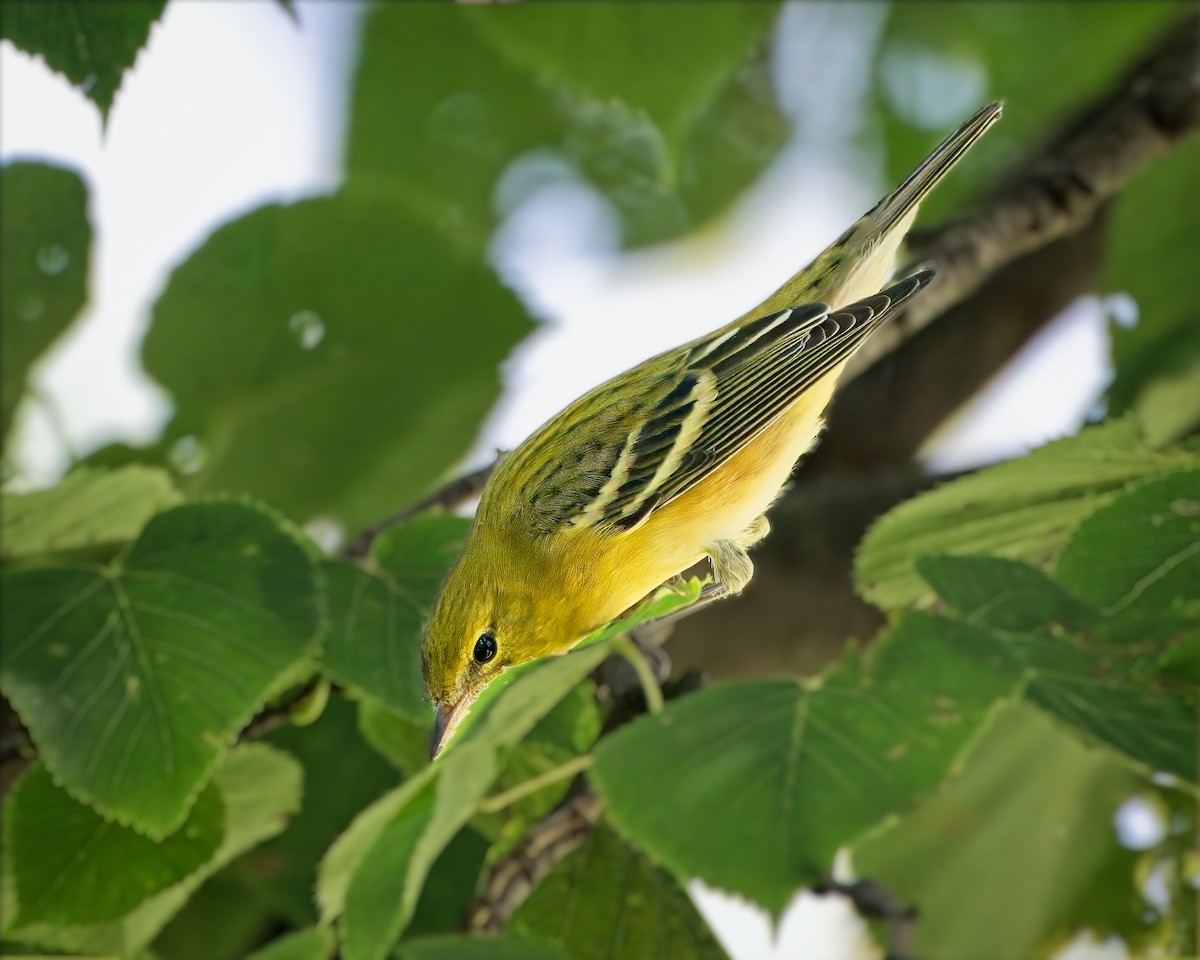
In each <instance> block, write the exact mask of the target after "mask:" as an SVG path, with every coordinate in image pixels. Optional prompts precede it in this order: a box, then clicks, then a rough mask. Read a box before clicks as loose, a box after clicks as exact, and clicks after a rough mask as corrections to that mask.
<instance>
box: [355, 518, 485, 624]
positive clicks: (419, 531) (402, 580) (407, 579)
mask: <svg viewBox="0 0 1200 960" xmlns="http://www.w3.org/2000/svg"><path fill="white" fill-rule="evenodd" d="M470 529H471V521H470V520H469V519H468V518H467V517H456V516H453V515H451V514H447V513H436V512H428V513H422V514H420V515H419V516H416V517H414V518H413V519H412V520H409V521H408V522H407V523H402V524H400V525H399V526H395V527H392V528H391V529H390V530H387V531H386V532H384V533H382V534H380V535H379V537H378V538H377V539H376V540H375V542H374V543H373V544H372V545H371V557H372V559H374V560H375V561H376V562H377V563H378V564H379V566H380V567H382V568H383V570H384V572H386V573H387V574H388V575H389V576H391V578H392V579H393V581H394V582H395V583H397V584H399V585H400V586H401V587H403V588H404V589H405V590H406V591H407V592H408V593H409V594H410V595H411V596H412V597H413V598H414V599H415V600H416V601H418V603H419V604H420V607H421V610H422V613H423V614H425V613H428V612H429V608H430V607H432V606H433V600H434V598H435V597H436V596H437V591H438V587H440V586H441V585H442V581H443V580H445V579H446V573H447V572H448V571H449V569H450V565H451V564H452V563H454V561H455V560H457V559H458V554H459V553H460V552H461V550H462V547H463V544H464V543H465V542H466V539H467V532H468V531H469V530H470Z"/></svg>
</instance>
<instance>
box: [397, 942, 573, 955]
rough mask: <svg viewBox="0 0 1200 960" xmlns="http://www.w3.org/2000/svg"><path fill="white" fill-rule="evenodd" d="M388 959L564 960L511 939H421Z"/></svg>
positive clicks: (547, 949) (550, 951)
mask: <svg viewBox="0 0 1200 960" xmlns="http://www.w3.org/2000/svg"><path fill="white" fill-rule="evenodd" d="M391 956H392V957H394V958H395V960H567V958H566V957H565V956H563V954H561V953H559V952H558V951H557V950H553V949H551V948H550V947H548V946H546V945H545V944H543V943H538V942H537V941H536V940H524V939H520V938H518V937H511V936H501V937H468V936H441V937H422V938H421V939H420V940H406V941H405V942H404V943H402V944H400V946H399V947H397V948H396V951H395V952H394V953H393V954H391Z"/></svg>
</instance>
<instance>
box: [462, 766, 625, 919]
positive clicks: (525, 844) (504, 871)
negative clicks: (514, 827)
mask: <svg viewBox="0 0 1200 960" xmlns="http://www.w3.org/2000/svg"><path fill="white" fill-rule="evenodd" d="M603 812H604V801H603V800H601V799H600V797H599V796H597V795H596V793H595V792H594V791H592V790H591V789H590V788H586V789H584V790H581V791H579V792H578V793H575V794H573V795H572V796H570V797H568V798H567V799H566V800H564V801H563V802H562V803H561V804H560V805H559V806H558V807H557V808H556V809H555V810H554V811H553V812H552V813H550V815H549V816H547V817H545V818H544V819H543V820H541V821H539V822H538V823H537V824H536V825H535V826H534V827H532V828H531V829H530V830H529V832H528V833H526V834H525V836H524V837H522V838H521V842H520V843H519V844H518V845H517V847H516V849H514V850H513V851H512V852H511V853H510V854H508V856H506V857H504V858H503V859H502V860H500V861H499V862H498V863H497V864H496V865H495V866H493V867H492V869H491V870H490V871H489V872H488V877H487V880H486V881H485V883H484V886H483V890H482V891H481V892H480V894H479V896H478V898H476V899H475V900H474V901H473V902H472V903H471V905H470V906H469V907H468V908H467V914H466V917H465V921H464V926H465V927H466V929H467V930H469V931H472V932H475V933H498V932H500V931H501V930H503V929H504V927H505V925H506V924H507V923H508V921H509V920H510V919H511V918H512V915H513V914H514V913H516V912H517V910H518V909H519V908H520V906H521V904H523V903H524V902H525V901H526V900H527V899H528V898H529V895H530V894H531V893H532V892H533V890H534V888H535V887H537V885H538V884H539V883H541V882H542V880H543V879H544V878H545V877H546V876H547V875H548V874H549V873H550V872H551V871H552V870H553V869H554V868H555V867H556V866H558V865H559V864H560V863H561V862H562V861H563V860H565V859H566V858H567V857H568V856H570V855H571V854H572V853H574V852H575V851H576V850H578V849H579V848H580V847H581V846H583V843H584V841H585V840H586V839H587V836H588V833H589V832H591V829H592V826H593V825H594V824H595V823H596V821H597V820H599V819H600V815H601V813H603Z"/></svg>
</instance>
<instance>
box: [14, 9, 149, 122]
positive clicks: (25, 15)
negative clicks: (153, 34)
mask: <svg viewBox="0 0 1200 960" xmlns="http://www.w3.org/2000/svg"><path fill="white" fill-rule="evenodd" d="M166 5H167V4H166V0H119V2H116V0H5V2H4V12H3V15H2V16H0V24H2V25H3V26H2V29H0V37H3V38H4V39H6V40H11V41H12V42H13V43H14V44H15V45H16V46H17V47H19V48H20V49H22V50H24V51H25V52H26V53H32V54H39V55H40V56H42V57H43V58H44V59H45V61H46V63H47V65H48V66H49V67H50V68H51V69H52V70H55V71H57V72H58V73H61V74H62V75H63V76H64V77H66V78H67V79H68V80H69V81H71V83H72V85H74V86H75V87H76V88H78V89H79V91H80V92H81V93H83V94H84V95H85V96H86V97H87V98H88V99H89V100H91V101H92V103H94V104H95V105H96V106H97V107H99V109H100V116H101V117H102V118H107V116H108V111H109V108H110V107H111V106H112V102H113V98H114V97H115V96H116V94H117V90H118V89H119V88H120V86H121V81H122V79H124V75H125V71H126V70H128V69H130V68H131V67H132V66H133V63H134V61H135V60H136V59H137V56H138V53H139V51H140V50H141V49H142V47H144V46H145V45H146V41H147V39H149V36H150V28H151V27H152V26H154V23H155V22H156V21H157V20H158V19H159V17H161V16H162V12H163V8H164V7H165V6H166Z"/></svg>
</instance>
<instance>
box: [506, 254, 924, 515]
mask: <svg viewBox="0 0 1200 960" xmlns="http://www.w3.org/2000/svg"><path fill="white" fill-rule="evenodd" d="M931 278H932V271H928V270H926V271H922V272H920V273H917V274H914V275H913V276H911V277H907V278H905V279H904V280H901V281H899V282H898V283H896V284H893V285H892V286H891V287H889V288H888V289H886V290H884V291H883V292H881V293H879V294H876V295H875V296H873V297H867V298H866V299H864V300H861V301H859V302H858V303H854V304H851V305H850V306H847V307H844V308H841V309H838V310H830V308H829V307H827V306H825V305H824V304H819V303H816V304H805V305H802V306H797V307H794V308H791V309H787V310H782V311H780V312H778V313H774V314H770V315H768V316H765V317H760V318H758V319H755V320H751V321H749V322H748V323H744V324H742V325H740V326H738V327H736V328H734V329H732V330H729V329H724V330H719V331H717V332H716V333H714V334H712V335H711V336H709V337H707V338H704V339H702V340H700V341H698V342H694V343H692V344H689V345H688V346H686V347H683V348H680V349H678V350H676V351H673V352H672V353H670V354H664V355H662V356H660V357H656V358H654V359H653V360H650V361H647V362H646V364H644V365H643V366H642V367H638V368H635V369H634V370H631V371H629V372H628V373H626V374H622V375H621V377H619V378H617V380H614V381H610V382H609V383H608V384H605V385H602V386H601V387H598V388H597V389H596V390H594V391H592V392H591V393H589V394H588V395H586V396H585V397H583V398H582V399H581V400H579V401H576V404H573V405H572V406H571V407H569V408H568V409H567V410H565V411H564V412H563V413H562V414H560V415H559V416H558V417H556V418H555V419H554V420H553V421H551V423H550V424H548V425H547V426H546V427H544V428H543V429H542V430H541V431H539V432H538V434H536V435H535V436H534V437H533V438H531V439H530V441H527V443H526V444H523V445H522V448H519V449H518V450H517V451H516V452H515V453H514V454H513V455H512V456H511V457H510V460H513V461H516V462H514V463H506V468H510V469H520V463H521V462H522V461H524V462H525V464H526V465H529V464H537V465H538V468H537V469H536V470H526V471H525V478H524V479H525V484H524V486H525V488H526V492H527V494H528V499H529V502H530V503H531V504H532V506H533V509H534V513H535V515H536V518H537V526H538V527H539V528H540V529H543V530H550V529H554V528H556V527H558V526H560V525H562V524H570V525H573V526H592V525H606V526H612V527H614V528H616V529H622V530H630V529H633V528H634V527H636V526H637V525H638V524H640V523H641V522H642V521H643V520H645V519H646V518H647V517H648V516H649V515H650V514H651V513H653V511H654V510H656V509H658V508H660V507H662V506H664V505H665V504H667V503H670V502H671V501H672V500H674V499H675V498H676V497H679V496H681V495H682V494H684V493H686V492H687V491H688V490H689V489H691V488H692V487H693V486H695V485H696V484H697V483H699V482H700V481H701V480H703V479H704V478H705V477H707V476H708V475H709V474H710V473H711V472H712V471H713V470H714V469H716V468H717V467H719V466H720V465H721V464H722V463H724V462H725V461H726V460H728V459H729V458H730V457H731V456H733V455H734V454H735V453H737V452H738V451H739V450H741V449H742V448H744V447H745V446H746V445H747V444H748V443H750V442H751V441H752V440H753V439H754V438H755V437H757V436H758V435H759V434H760V433H761V432H762V431H763V430H765V429H766V428H767V427H768V426H770V425H771V423H773V422H774V421H775V420H776V419H777V418H778V417H779V416H781V415H782V414H783V413H784V412H785V411H786V410H787V409H788V408H789V407H790V406H791V405H792V404H793V403H794V402H795V401H796V400H797V399H798V398H799V397H800V395H801V394H803V393H804V391H805V390H807V389H808V388H809V387H811V386H812V385H813V384H814V383H816V382H817V381H818V380H820V379H821V378H823V377H824V376H826V375H827V374H829V373H830V372H831V371H832V370H835V369H836V368H837V367H838V366H839V365H840V364H841V363H843V362H844V361H845V360H847V359H848V358H849V357H850V355H851V354H852V353H853V352H854V351H855V350H857V349H858V347H859V345H860V344H861V343H862V341H863V340H864V339H865V337H866V336H867V335H868V334H869V333H870V332H871V331H872V330H873V329H875V327H877V326H878V325H879V324H880V323H881V322H882V321H883V320H884V319H885V318H886V317H887V316H888V315H889V314H890V313H892V312H893V311H894V310H895V309H896V308H897V307H899V306H900V305H901V304H903V303H904V302H905V301H907V300H908V299H909V298H910V297H912V296H913V295H914V294H915V293H916V292H917V291H918V290H920V289H921V288H922V287H924V286H925V285H926V284H927V283H928V282H929V280H930V279H931ZM630 424H636V425H638V426H636V427H635V429H633V430H630V428H629V427H630ZM577 438H578V439H577ZM523 454H524V456H522V455H523ZM551 454H552V455H551Z"/></svg>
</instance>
